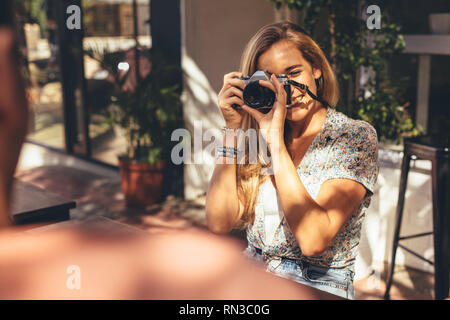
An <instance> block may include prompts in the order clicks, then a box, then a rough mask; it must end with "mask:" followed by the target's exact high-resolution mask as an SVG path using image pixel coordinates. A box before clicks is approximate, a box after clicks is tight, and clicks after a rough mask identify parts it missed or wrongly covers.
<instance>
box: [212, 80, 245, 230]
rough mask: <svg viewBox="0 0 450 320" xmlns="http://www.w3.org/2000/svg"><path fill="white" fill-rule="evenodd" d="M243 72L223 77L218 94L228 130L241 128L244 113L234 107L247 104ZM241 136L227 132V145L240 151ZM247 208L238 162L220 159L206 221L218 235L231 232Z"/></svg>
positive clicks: (230, 159)
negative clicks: (240, 189) (240, 188)
mask: <svg viewBox="0 0 450 320" xmlns="http://www.w3.org/2000/svg"><path fill="white" fill-rule="evenodd" d="M240 76H242V73H241V72H230V73H228V74H226V75H225V76H224V78H223V87H222V89H221V90H220V92H219V94H218V97H217V99H218V105H219V108H220V111H221V112H222V115H223V117H224V120H225V124H226V127H227V128H230V129H239V128H240V127H241V124H242V117H243V115H244V111H243V110H236V109H234V108H233V104H238V105H243V104H244V99H243V97H242V91H243V89H244V87H245V84H244V82H243V81H242V80H240V79H237V77H240ZM236 145H237V137H236V136H235V134H233V132H231V131H228V130H227V131H226V132H225V135H224V142H223V146H225V147H232V148H236ZM243 212H244V206H243V205H242V204H241V203H240V202H239V199H238V193H237V181H236V159H232V158H219V159H218V163H216V167H215V168H214V172H213V175H212V178H211V181H210V182H209V188H208V193H207V196H206V221H207V223H208V228H209V229H210V230H211V231H213V232H215V233H228V232H229V231H231V229H233V227H234V226H235V225H236V224H237V222H238V221H239V220H240V219H241V217H242V214H243Z"/></svg>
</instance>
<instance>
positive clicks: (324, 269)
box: [206, 22, 378, 299]
mask: <svg viewBox="0 0 450 320" xmlns="http://www.w3.org/2000/svg"><path fill="white" fill-rule="evenodd" d="M257 70H263V71H264V72H265V73H266V74H267V75H270V81H264V80H262V81H260V82H259V84H260V85H261V86H264V87H266V88H269V89H271V90H272V91H273V92H274V93H275V94H276V99H275V102H274V104H273V107H272V108H271V109H270V112H263V110H262V109H259V110H258V109H255V108H250V107H249V106H248V105H246V104H245V103H244V97H243V89H244V88H245V86H246V84H245V83H244V81H243V80H241V79H240V78H239V77H241V76H250V75H252V74H253V73H254V72H255V71H257ZM281 74H285V75H287V77H288V79H289V80H290V81H291V83H294V84H302V85H303V86H302V87H299V86H294V85H292V86H291V100H292V101H291V103H290V105H287V104H286V101H287V95H288V94H287V92H286V91H285V89H284V87H283V85H282V83H280V81H279V80H278V79H277V77H276V76H279V75H281ZM305 88H307V89H308V90H306V89H305ZM337 101H338V84H337V82H336V78H335V75H334V73H333V70H332V69H331V67H330V64H329V62H328V61H327V59H326V57H325V55H324V53H323V52H322V50H321V49H320V47H319V46H318V45H317V44H316V43H315V42H314V40H312V39H311V37H310V36H309V35H308V34H307V33H306V32H304V31H303V29H301V28H300V27H298V26H297V25H295V24H292V23H289V22H281V23H274V24H270V25H267V26H264V27H263V28H261V29H260V30H259V31H258V32H257V33H256V34H255V35H254V36H253V38H252V39H251V40H250V41H249V43H248V45H247V47H246V49H245V51H244V53H243V56H242V60H241V70H240V72H231V73H229V74H227V75H225V77H224V84H223V88H222V90H221V91H220V93H219V96H218V103H219V106H220V110H221V112H222V114H223V117H224V119H225V123H226V126H225V130H224V132H225V137H224V147H223V148H221V149H220V150H219V154H218V160H222V161H218V162H217V164H216V166H215V169H214V172H213V175H212V178H211V181H210V185H209V189H208V193H207V199H206V217H207V222H208V227H209V229H210V230H212V231H213V232H215V233H218V234H225V233H228V232H229V231H231V230H232V229H233V228H246V232H247V240H248V247H247V249H246V250H245V254H246V255H247V256H249V257H251V258H253V259H255V260H258V261H260V262H262V263H263V264H264V265H265V267H266V268H267V271H270V272H273V273H275V274H277V275H279V276H282V277H285V278H289V279H292V280H294V281H297V282H300V283H303V284H307V285H310V286H313V287H316V288H318V289H321V290H324V291H328V292H331V293H333V294H336V295H339V296H342V297H345V298H349V299H353V298H354V289H353V275H354V262H355V257H356V253H357V247H358V244H359V240H360V232H361V224H362V221H363V218H364V215H365V210H366V209H367V207H368V206H369V203H370V198H371V196H372V194H373V189H374V184H375V182H376V179H377V175H378V163H377V162H378V159H377V144H378V142H377V134H376V131H375V129H374V128H373V127H372V126H371V125H370V124H368V123H367V122H364V121H360V120H353V119H350V118H348V117H347V116H345V115H344V114H342V113H340V112H337V111H336V110H334V109H333V108H332V107H331V106H335V105H336V103H337ZM236 106H239V107H238V108H236ZM250 128H253V129H255V130H257V131H258V132H259V133H261V135H262V137H263V138H264V139H265V141H266V143H267V146H268V149H269V150H268V151H269V154H270V155H271V162H270V163H264V161H262V160H260V158H258V159H257V162H256V163H251V162H250V161H248V160H249V157H246V158H245V160H247V161H244V162H241V161H238V159H236V158H237V157H236V153H237V152H238V151H240V150H237V149H238V143H237V140H238V139H237V138H235V137H236V131H239V130H238V129H243V130H244V132H245V130H248V129H250ZM241 132H242V131H241ZM269 133H270V134H269ZM247 144H248V143H247ZM247 147H248V146H247ZM239 148H240V147H239ZM247 150H248V149H247ZM265 167H270V168H272V169H273V170H272V172H273V174H272V175H269V174H263V170H262V169H263V168H265ZM265 172H267V171H265Z"/></svg>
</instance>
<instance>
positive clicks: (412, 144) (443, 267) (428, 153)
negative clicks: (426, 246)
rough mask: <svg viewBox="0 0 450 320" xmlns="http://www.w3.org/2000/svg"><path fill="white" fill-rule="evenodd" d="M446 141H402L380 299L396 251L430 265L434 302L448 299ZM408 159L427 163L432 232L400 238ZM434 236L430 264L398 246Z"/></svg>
mask: <svg viewBox="0 0 450 320" xmlns="http://www.w3.org/2000/svg"><path fill="white" fill-rule="evenodd" d="M449 148H450V146H449V137H448V136H442V135H441V136H438V135H427V136H420V137H415V138H408V139H405V140H404V154H403V161H402V169H401V178H400V188H399V194H398V203H397V212H396V217H395V234H394V244H393V248H392V261H391V266H390V270H389V274H388V279H387V284H386V292H385V294H384V299H389V290H390V288H391V285H392V278H393V275H394V267H395V255H396V252H397V247H401V248H403V249H404V250H405V251H407V252H409V253H411V254H413V255H415V256H416V257H418V258H419V259H422V260H424V261H426V262H427V263H429V264H431V265H434V272H435V286H434V294H435V299H444V298H446V297H448V295H449V292H448V290H449V270H450V210H449V202H450V201H449V197H450V195H449V189H450V188H449V181H448V180H449V179H448V178H449V171H448V168H449ZM411 158H417V159H426V160H431V162H432V169H431V176H432V199H433V231H432V232H425V233H419V234H415V235H410V236H406V237H400V227H401V223H402V216H403V207H404V203H405V191H406V185H407V180H408V172H409V162H410V160H411ZM427 235H433V236H434V262H432V261H429V260H428V259H425V258H424V257H422V256H420V255H419V254H417V253H416V252H414V251H412V250H411V249H409V248H407V247H405V246H403V245H401V244H399V241H400V240H405V239H411V238H416V237H422V236H427Z"/></svg>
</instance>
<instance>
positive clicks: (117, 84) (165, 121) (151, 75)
mask: <svg viewBox="0 0 450 320" xmlns="http://www.w3.org/2000/svg"><path fill="white" fill-rule="evenodd" d="M136 52H137V53H138V59H135V57H136ZM115 56H116V58H114V59H111V58H109V59H102V63H101V64H102V67H103V68H105V69H107V70H108V72H109V73H110V77H109V78H110V80H111V81H112V82H113V83H114V91H113V94H112V95H111V106H110V107H109V108H107V109H106V110H105V112H104V114H105V116H106V119H107V120H106V121H107V122H108V123H109V124H116V125H118V126H119V127H121V128H122V129H123V130H124V132H125V135H126V138H127V141H128V144H127V152H126V153H125V154H122V155H119V167H120V175H121V179H122V189H123V192H124V194H125V200H126V203H127V205H128V206H141V207H142V206H148V205H152V204H155V203H157V202H159V201H160V200H161V195H162V184H163V178H164V177H163V171H164V168H165V166H166V164H167V162H168V161H169V159H170V150H171V147H172V144H173V142H172V141H171V139H170V135H171V133H172V131H173V130H174V129H176V128H177V127H180V126H182V122H181V120H180V119H181V117H180V116H179V114H180V110H181V101H180V93H179V88H178V86H177V85H174V84H173V83H174V80H173V79H174V77H176V73H177V72H178V70H177V68H175V67H173V66H171V65H168V64H167V63H166V61H165V60H164V59H163V58H162V57H161V56H158V55H156V54H154V53H152V52H151V51H148V52H146V53H144V52H142V51H140V50H136V49H131V50H129V51H128V52H127V53H126V55H125V57H126V59H125V60H123V57H122V61H120V60H121V58H117V57H118V55H115ZM119 57H120V55H119ZM136 64H137V65H138V66H136ZM136 70H139V72H136ZM136 74H139V76H138V77H136Z"/></svg>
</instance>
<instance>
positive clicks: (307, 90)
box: [287, 80, 330, 107]
mask: <svg viewBox="0 0 450 320" xmlns="http://www.w3.org/2000/svg"><path fill="white" fill-rule="evenodd" d="M287 82H288V83H289V84H292V85H293V86H296V87H297V88H300V89H301V90H303V91H306V93H307V94H308V95H309V96H310V97H311V98H313V99H314V100H316V101H319V102H320V103H321V104H322V105H323V106H324V107H329V106H330V105H329V104H328V103H327V102H325V101H323V100H322V99H320V98H319V97H318V96H316V95H315V94H314V93H312V92H311V91H310V90H309V88H308V86H307V85H306V84H303V83H299V82H297V81H294V80H288V81H287Z"/></svg>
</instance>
